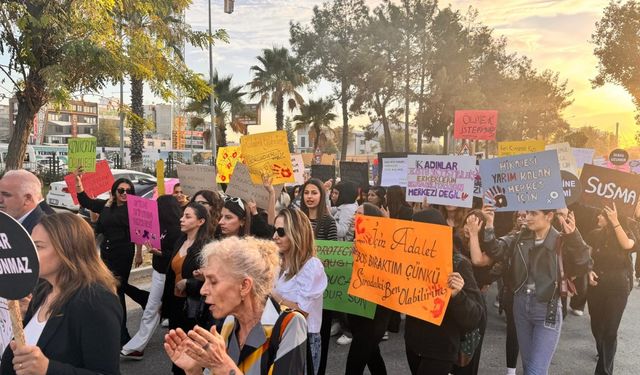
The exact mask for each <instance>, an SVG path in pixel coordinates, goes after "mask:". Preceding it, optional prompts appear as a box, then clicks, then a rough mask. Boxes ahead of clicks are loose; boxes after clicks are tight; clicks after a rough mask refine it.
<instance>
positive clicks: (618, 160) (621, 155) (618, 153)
mask: <svg viewBox="0 0 640 375" xmlns="http://www.w3.org/2000/svg"><path fill="white" fill-rule="evenodd" d="M628 160H629V153H628V152H627V151H626V150H623V149H621V148H617V149H615V150H613V151H611V153H610V154H609V162H611V164H613V165H623V164H625V163H626V162H627V161H628Z"/></svg>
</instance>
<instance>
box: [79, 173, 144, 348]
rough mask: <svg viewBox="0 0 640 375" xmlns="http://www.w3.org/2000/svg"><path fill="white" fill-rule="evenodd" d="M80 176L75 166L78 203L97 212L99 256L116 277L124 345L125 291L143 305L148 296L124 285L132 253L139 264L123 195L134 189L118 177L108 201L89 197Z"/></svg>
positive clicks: (138, 248) (127, 333) (129, 271)
mask: <svg viewBox="0 0 640 375" xmlns="http://www.w3.org/2000/svg"><path fill="white" fill-rule="evenodd" d="M81 175H82V170H81V169H78V170H77V171H76V173H75V177H76V191H77V192H78V202H79V203H80V205H81V206H82V207H84V208H86V209H88V210H89V211H92V212H95V213H96V214H99V215H100V216H99V217H98V221H97V222H96V233H102V235H103V236H104V239H103V241H102V242H101V243H100V257H101V258H102V260H103V261H104V263H105V264H106V265H107V267H108V268H109V270H110V271H111V273H113V276H115V278H116V279H117V280H118V290H117V292H118V297H119V298H120V304H121V305H122V310H123V312H124V314H123V319H122V327H121V331H120V345H124V344H126V343H127V342H128V341H129V340H130V339H131V336H130V335H129V331H127V306H126V304H125V299H124V295H125V292H126V293H127V294H128V295H129V297H131V298H132V299H133V300H134V301H136V302H137V303H138V304H140V305H141V306H142V307H143V308H144V307H145V305H146V303H147V301H146V300H147V298H148V296H149V293H148V292H144V291H141V290H139V289H137V288H135V287H132V286H130V285H128V282H129V274H130V273H131V263H133V261H134V254H135V266H136V267H138V266H140V265H141V264H142V248H141V247H140V246H135V245H134V244H133V243H132V242H131V236H130V234H129V213H128V212H127V196H128V195H135V194H136V192H135V189H134V187H133V183H132V182H131V181H130V180H129V179H126V178H119V179H117V180H116V181H115V182H114V183H113V185H111V197H110V198H109V199H108V200H104V199H93V198H90V197H89V196H88V195H87V194H86V193H85V192H84V188H83V187H82V180H81V179H80V176H81Z"/></svg>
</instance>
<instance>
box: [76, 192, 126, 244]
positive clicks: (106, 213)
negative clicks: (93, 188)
mask: <svg viewBox="0 0 640 375" xmlns="http://www.w3.org/2000/svg"><path fill="white" fill-rule="evenodd" d="M78 202H79V203H80V205H81V206H82V207H84V208H86V209H88V210H90V211H92V212H95V213H97V214H100V217H99V218H98V222H97V223H96V233H102V234H103V235H104V241H102V243H101V244H100V248H101V249H102V250H105V249H107V250H110V249H111V248H124V247H126V248H129V247H130V248H133V244H132V243H131V235H130V234H129V212H128V211H127V205H126V204H123V205H121V206H117V205H115V202H114V203H113V205H112V206H111V207H105V205H106V204H107V201H106V200H104V199H92V198H89V196H88V195H87V194H86V193H85V192H84V191H83V192H82V193H78Z"/></svg>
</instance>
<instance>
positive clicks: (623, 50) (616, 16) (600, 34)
mask: <svg viewBox="0 0 640 375" xmlns="http://www.w3.org/2000/svg"><path fill="white" fill-rule="evenodd" d="M591 42H592V43H593V44H595V46H596V47H595V49H594V51H593V53H594V54H595V55H596V57H597V58H598V75H597V76H596V77H595V78H594V79H593V80H592V81H591V83H592V84H593V86H594V87H600V86H602V85H604V84H605V83H607V82H610V83H614V84H617V85H620V86H622V87H624V88H625V90H627V92H628V93H629V94H631V97H632V98H633V104H634V105H635V107H636V117H635V119H636V123H637V124H639V125H640V64H638V61H640V3H639V2H637V1H635V0H629V1H627V2H625V3H622V2H620V1H611V2H610V3H609V5H608V6H607V7H606V8H605V10H604V15H603V17H602V19H601V20H600V21H598V22H597V23H596V31H595V32H594V33H593V35H592V36H591ZM637 139H638V140H639V141H640V132H638V136H637ZM639 143H640V142H639Z"/></svg>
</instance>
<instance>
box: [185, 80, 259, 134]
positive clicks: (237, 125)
mask: <svg viewBox="0 0 640 375" xmlns="http://www.w3.org/2000/svg"><path fill="white" fill-rule="evenodd" d="M232 79H233V76H230V75H229V76H225V77H219V76H218V72H217V71H216V72H214V73H213V94H214V99H213V115H214V119H215V120H214V121H215V125H216V131H217V135H218V137H217V138H216V139H217V142H218V144H217V146H226V145H227V124H230V126H231V130H232V131H233V132H235V133H239V134H246V133H247V126H246V125H245V124H244V123H243V122H242V121H240V120H239V118H238V116H242V115H244V114H246V111H247V105H246V104H245V102H244V99H243V98H244V96H245V95H247V93H246V92H244V91H242V86H234V85H232V83H231V80H232ZM210 107H211V104H210V101H209V98H208V97H207V98H203V99H200V100H193V101H191V102H190V103H189V104H187V108H186V109H185V110H186V111H187V112H196V113H198V114H199V115H203V114H211V108H210ZM192 122H193V123H196V124H198V125H202V124H204V119H203V118H201V117H194V118H193V119H192ZM207 143H208V142H207Z"/></svg>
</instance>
